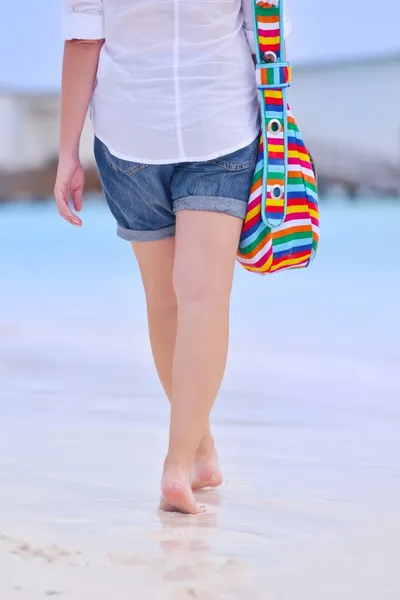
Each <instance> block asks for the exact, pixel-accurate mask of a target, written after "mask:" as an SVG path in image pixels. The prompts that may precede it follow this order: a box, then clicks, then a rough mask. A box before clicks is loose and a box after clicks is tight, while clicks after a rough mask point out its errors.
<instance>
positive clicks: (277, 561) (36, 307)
mask: <svg viewBox="0 0 400 600" xmlns="http://www.w3.org/2000/svg"><path fill="white" fill-rule="evenodd" d="M396 214H397V213H396ZM350 216H351V215H350ZM350 216H349V215H347V217H346V220H345V222H346V223H347V224H348V225H347V226H348V228H349V230H350V229H351V230H352V231H355V230H356V229H355V227H353V225H354V223H352V222H351V221H350ZM372 216H373V215H372ZM51 218H53V217H51ZM331 218H332V219H333V218H334V215H331ZM10 219H11V221H12V220H13V219H14V217H10ZM49 219H50V218H49ZM338 219H339V220H341V217H338ZM354 219H355V220H357V221H358V220H359V215H358V214H357V215H355V214H354ZM15 220H16V221H18V223H19V226H20V227H22V226H23V223H22V225H21V215H17V216H16V217H15ZM11 221H10V223H9V225H10V226H11V225H12V223H11ZM32 222H33V221H32V218H31V217H30V216H29V218H27V223H26V225H27V231H28V230H29V232H30V233H29V235H31V236H33V237H34V235H37V239H38V241H37V245H35V244H33V243H32V244H30V245H29V248H30V249H33V250H32V252H33V253H34V254H33V255H32V253H31V254H30V253H27V252H25V253H21V254H20V255H18V251H19V250H18V248H19V242H18V244H17V241H16V242H15V243H14V241H13V240H14V236H12V235H11V234H10V236H9V238H8V239H7V236H6V238H5V240H6V244H8V249H9V251H8V256H9V257H10V256H11V257H12V260H11V261H10V260H8V261H7V263H6V262H4V263H3V264H1V257H0V267H2V277H3V284H4V285H5V286H6V287H5V289H7V292H8V293H7V294H6V295H5V296H4V297H2V299H1V302H2V311H1V316H0V382H1V385H0V411H1V419H0V598H1V600H14V598H15V599H18V598H21V599H23V598H27V600H36V599H43V598H47V597H53V596H54V597H56V598H57V597H60V598H66V599H68V600H88V599H89V598H90V599H91V598H96V600H102V599H103V598H104V600H109V599H110V598H113V599H115V600H126V599H128V598H142V597H143V598H145V597H148V598H151V600H192V599H197V600H321V598H323V600H338V599H339V598H340V600H357V599H358V598H360V599H361V598H362V600H398V598H399V597H400V575H399V569H398V557H399V556H400V509H399V506H400V444H399V432H400V403H399V400H400V378H399V374H398V373H399V370H398V369H399V364H400V354H399V345H398V339H399V334H400V325H399V321H398V320H396V319H395V318H394V315H395V314H397V310H395V309H396V305H397V300H396V297H398V296H396V293H397V292H398V288H395V285H394V283H393V282H394V278H393V273H394V272H395V269H394V267H395V265H394V264H393V265H390V264H389V263H388V262H387V263H386V270H384V269H382V268H381V269H376V270H374V275H373V279H371V277H372V276H371V272H372V267H373V260H374V256H375V254H374V252H373V249H371V254H370V256H369V259H370V261H369V262H368V266H366V267H365V269H364V268H363V266H362V265H363V264H364V263H363V262H361V251H360V263H359V264H356V262H357V253H356V251H355V252H354V253H353V255H352V260H353V261H354V265H352V267H351V268H347V270H346V268H345V264H346V263H345V261H342V262H341V263H340V264H338V263H337V260H336V257H335V260H333V248H334V246H335V243H336V237H335V236H336V232H337V230H338V229H337V225H338V223H337V222H336V223H334V222H333V223H332V225H331V234H332V235H330V234H329V231H327V232H326V233H325V244H326V246H325V250H322V252H321V257H320V261H321V262H319V263H316V265H315V268H314V267H313V269H312V270H310V271H309V273H307V274H301V275H298V274H290V275H289V276H287V277H284V278H279V277H278V278H276V279H269V280H268V283H267V282H266V280H265V279H264V280H262V281H260V280H259V279H257V278H252V277H251V276H247V274H243V273H240V274H238V278H237V282H236V284H235V285H236V290H235V292H234V302H233V310H232V340H231V354H230V361H229V366H228V372H227V376H226V380H225V382H224V385H223V389H222V391H221V395H220V397H219V399H218V402H217V404H216V407H215V410H214V413H213V422H214V431H215V435H216V439H217V443H218V447H219V452H220V458H221V463H222V466H223V470H224V474H225V478H226V481H225V483H224V485H223V486H222V487H221V489H220V490H218V491H215V490H214V491H204V492H200V493H199V494H198V498H199V500H200V501H201V502H202V503H204V504H206V506H207V512H206V513H205V514H204V515H199V516H196V517H187V516H181V515H170V514H162V513H160V512H159V511H157V502H158V497H159V477H160V472H161V466H162V461H163V458H164V452H165V449H166V443H167V419H168V406H167V403H166V402H165V400H164V399H163V397H162V394H161V391H160V388H159V385H158V383H157V382H156V379H155V375H154V371H153V368H152V366H151V359H150V351H149V346H148V341H147V337H146V327H145V322H144V305H143V298H142V296H140V291H139V290H140V285H139V283H138V278H137V272H136V270H134V267H133V265H132V260H131V256H130V253H127V254H126V258H125V254H123V252H125V247H123V246H117V245H116V246H115V247H114V246H112V248H110V247H109V246H107V245H104V244H105V240H106V239H108V237H107V238H106V236H105V235H104V236H103V235H100V234H99V232H98V230H96V231H95V232H93V233H92V234H91V233H90V230H89V233H88V234H87V235H88V237H89V238H90V242H91V246H89V245H86V246H84V245H83V244H84V242H82V241H79V240H82V239H83V238H78V237H75V238H74V245H71V246H70V245H69V244H70V242H71V240H70V239H69V238H68V236H70V235H73V234H71V233H69V230H68V233H66V234H62V233H61V229H60V230H59V233H57V235H60V237H59V238H58V241H57V244H56V243H55V239H53V237H54V238H55V237H56V236H55V233H54V231H53V229H51V228H49V229H47V228H46V229H41V230H39V232H38V233H37V234H36V233H35V227H36V226H38V222H36V225H35V223H34V225H35V226H34V227H33V228H32ZM391 222H393V223H395V219H394V218H393V219H392V220H391ZM98 223H99V222H98V221H97V227H99V224H98ZM393 226H394V225H393ZM396 227H397V225H396ZM13 230H14V231H15V228H14V229H13V228H12V227H11V228H10V229H9V228H7V229H5V231H13ZM365 230H366V229H365V228H364V229H363V231H365ZM62 231H64V230H62ZM65 231H67V230H65ZM108 234H109V232H107V235H108ZM63 235H66V236H67V237H62V236H63ZM382 235H383V234H382ZM385 235H386V234H385ZM46 236H47V237H46ZM52 236H53V237H52ZM90 236H92V237H90ZM50 238H51V239H50ZM67 238H68V239H67ZM390 239H392V238H390ZM43 240H44V241H43ZM3 241H4V238H3ZM31 241H32V240H31ZM40 243H42V250H40ZM86 243H87V242H85V244H86ZM385 243H386V238H385V239H383V238H382V240H380V244H381V245H383V244H385ZM357 244H358V243H357ZM50 246H51V247H52V249H53V252H52V254H51V256H50V254H49V253H48V248H49V247H50ZM66 247H68V248H70V247H71V248H72V250H71V253H66V252H65V248H66ZM357 247H358V245H357ZM102 248H105V250H103V255H100V253H101V252H102ZM122 248H124V249H123V250H122ZM330 248H331V249H332V251H331V250H330ZM364 250H365V249H364V248H363V251H362V260H364V258H365V252H364ZM119 253H120V254H119ZM64 256H65V258H64ZM100 256H101V258H100ZM391 256H393V257H394V255H393V254H391V253H390V252H387V258H388V261H389V259H390V257H391ZM79 257H82V258H79ZM376 260H378V258H376ZM393 260H394V258H393ZM124 261H125V262H124ZM115 265H122V267H120V270H119V271H118V270H116V266H115ZM7 268H8V270H7ZM363 269H364V270H363ZM116 271H117V272H116ZM128 282H129V283H128ZM396 289H397V292H396ZM262 290H264V291H262ZM266 290H267V291H266ZM293 298H296V307H297V310H296V311H294V310H293V306H292V302H293ZM311 299H312V301H311ZM250 301H251V302H252V306H253V310H252V311H248V310H247V309H248V306H249V302H250ZM263 306H264V307H265V311H266V310H268V311H271V314H273V315H275V316H274V318H267V317H268V314H267V312H264V313H263V310H262V309H263ZM111 308H112V310H111ZM299 314H300V315H302V316H303V317H304V318H299ZM262 315H264V316H265V322H264V321H263V320H262V319H261V316H262ZM276 315H278V317H277V316H276ZM311 316H312V321H311V320H310V319H311ZM310 322H312V327H311V326H310ZM269 340H271V343H269ZM272 342H273V343H272Z"/></svg>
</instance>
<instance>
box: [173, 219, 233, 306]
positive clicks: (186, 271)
mask: <svg viewBox="0 0 400 600" xmlns="http://www.w3.org/2000/svg"><path fill="white" fill-rule="evenodd" d="M241 230H242V220H241V219H238V218H237V217H232V216H230V215H228V214H225V213H216V212H212V211H198V210H195V211H193V210H182V211H179V212H178V213H177V220H176V237H175V262H174V285H175V291H176V293H177V296H178V300H179V297H180V296H181V295H182V294H183V295H185V294H188V295H194V296H196V297H201V296H203V295H210V294H213V295H220V294H222V295H225V296H229V294H230V291H231V287H232V277H233V270H234V265H235V259H236V253H237V249H238V244H239V238H240V233H241Z"/></svg>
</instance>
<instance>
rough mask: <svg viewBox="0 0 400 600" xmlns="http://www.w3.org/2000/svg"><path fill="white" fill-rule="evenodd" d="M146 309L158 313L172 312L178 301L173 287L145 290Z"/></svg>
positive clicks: (174, 310)
mask: <svg viewBox="0 0 400 600" xmlns="http://www.w3.org/2000/svg"><path fill="white" fill-rule="evenodd" d="M146 303H147V308H148V310H151V311H156V312H159V313H161V312H162V313H173V312H176V311H177V309H178V302H177V298H176V294H175V291H174V289H173V288H171V289H168V290H167V289H153V290H146Z"/></svg>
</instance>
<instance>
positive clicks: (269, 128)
mask: <svg viewBox="0 0 400 600" xmlns="http://www.w3.org/2000/svg"><path fill="white" fill-rule="evenodd" d="M253 9H254V10H253V13H254V32H255V38H256V58H257V65H256V77H257V87H258V90H259V96H260V105H261V121H262V127H261V142H260V150H261V149H262V152H263V170H262V174H261V173H260V176H262V200H261V216H262V219H263V221H264V223H265V225H266V226H267V227H270V228H275V227H279V226H280V225H282V223H283V222H284V220H285V218H286V214H287V181H288V176H287V172H288V164H289V148H288V108H287V100H286V90H287V88H288V87H289V86H290V81H291V67H290V64H289V63H288V62H286V61H285V60H284V59H285V32H284V21H285V19H284V16H285V13H284V0H269V1H268V2H264V1H263V0H253Z"/></svg>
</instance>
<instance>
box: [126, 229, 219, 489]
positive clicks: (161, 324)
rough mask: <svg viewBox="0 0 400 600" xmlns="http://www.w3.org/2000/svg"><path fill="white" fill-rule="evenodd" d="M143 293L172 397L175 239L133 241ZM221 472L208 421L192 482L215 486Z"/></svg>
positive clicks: (159, 361) (165, 384)
mask: <svg viewBox="0 0 400 600" xmlns="http://www.w3.org/2000/svg"><path fill="white" fill-rule="evenodd" d="M132 246H133V249H134V252H135V254H136V258H137V261H138V264H139V268H140V271H141V275H142V280H143V285H144V288H145V293H146V303H147V315H148V322H149V333H150V343H151V348H152V352H153V357H154V362H155V365H156V369H157V373H158V376H159V378H160V381H161V385H162V386H163V388H164V391H165V394H166V396H167V398H168V399H169V400H170V401H171V398H172V365H173V357H174V351H175V340H176V326H177V300H176V294H175V290H174V286H173V280H172V277H173V267H174V257H175V239H174V238H172V237H171V238H168V239H165V240H160V241H153V242H135V243H134V244H132ZM221 483H222V473H221V471H220V468H219V465H218V457H217V453H216V450H215V445H214V440H213V437H212V435H211V430H210V423H209V421H208V422H207V424H206V426H205V433H204V435H203V438H202V440H201V442H200V445H199V448H198V450H197V453H196V457H195V461H194V467H193V473H192V485H193V488H194V489H199V488H202V487H205V486H212V487H216V486H218V485H220V484H221Z"/></svg>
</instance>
